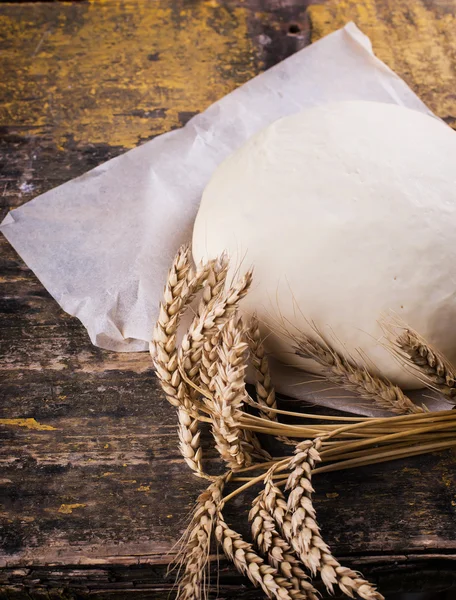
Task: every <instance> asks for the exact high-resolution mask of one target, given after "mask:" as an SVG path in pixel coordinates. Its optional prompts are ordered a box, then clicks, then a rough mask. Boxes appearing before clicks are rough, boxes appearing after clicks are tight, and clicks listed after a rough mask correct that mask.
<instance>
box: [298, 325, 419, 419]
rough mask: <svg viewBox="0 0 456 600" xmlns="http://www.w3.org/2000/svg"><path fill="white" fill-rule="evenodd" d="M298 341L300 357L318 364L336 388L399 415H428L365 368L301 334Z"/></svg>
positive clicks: (402, 393) (396, 387)
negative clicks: (347, 391)
mask: <svg viewBox="0 0 456 600" xmlns="http://www.w3.org/2000/svg"><path fill="white" fill-rule="evenodd" d="M295 341H296V346H295V352H296V354H297V355H298V356H301V357H302V358H311V359H313V360H314V361H315V362H317V363H318V364H319V365H320V366H321V367H322V368H323V375H324V376H325V377H326V378H327V379H328V380H329V381H331V382H333V383H335V384H336V385H340V386H341V387H343V388H345V389H346V390H349V391H351V392H354V393H356V394H357V395H358V396H360V397H361V398H365V399H366V400H370V401H373V402H375V403H376V404H377V405H379V406H380V407H381V408H384V409H386V410H390V411H391V412H393V413H396V414H406V413H420V412H424V409H423V408H422V407H420V406H417V405H416V404H414V403H413V402H412V401H411V400H410V398H408V397H407V396H406V395H405V394H404V392H403V391H402V390H401V389H400V388H399V387H398V386H396V385H394V384H392V383H391V382H390V381H388V380H387V379H383V378H381V377H378V376H376V375H372V374H371V373H369V371H368V370H367V369H366V368H364V367H358V366H356V365H355V364H352V363H351V362H350V361H349V360H347V359H346V358H345V357H343V356H342V355H340V354H338V353H337V352H336V351H335V350H333V349H332V348H330V347H329V346H328V345H327V344H326V343H320V342H319V341H317V340H315V339H312V338H310V337H308V336H307V335H305V334H299V336H298V337H297V338H296V340H295Z"/></svg>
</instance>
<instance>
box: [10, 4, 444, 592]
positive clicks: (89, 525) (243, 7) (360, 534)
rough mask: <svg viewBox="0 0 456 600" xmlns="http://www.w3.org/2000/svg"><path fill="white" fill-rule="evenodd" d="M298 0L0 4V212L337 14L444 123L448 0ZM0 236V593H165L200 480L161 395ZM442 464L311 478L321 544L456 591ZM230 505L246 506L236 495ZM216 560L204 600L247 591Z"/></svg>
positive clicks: (181, 115) (247, 72)
mask: <svg viewBox="0 0 456 600" xmlns="http://www.w3.org/2000/svg"><path fill="white" fill-rule="evenodd" d="M306 4H308V3H306V2H303V1H298V0H282V2H276V1H274V0H244V1H243V0H223V1H218V0H208V1H204V2H203V1H201V0H193V1H191V0H163V1H153V0H118V1H115V0H112V1H109V0H108V1H105V2H102V1H100V2H97V1H95V2H66V3H60V2H52V3H50V2H35V3H2V4H1V5H0V47H1V51H2V55H1V56H2V60H1V62H0V69H1V74H0V90H1V91H0V98H1V99H2V101H3V102H2V106H1V107H0V111H1V119H0V126H1V128H0V134H1V146H0V148H1V153H2V158H3V160H2V170H1V175H0V177H1V182H0V190H1V192H2V210H3V213H2V216H4V214H6V212H7V211H8V210H9V209H10V208H14V207H16V206H19V205H20V204H22V203H24V202H26V201H27V200H29V199H30V198H32V197H33V196H35V195H37V194H38V193H40V192H44V191H46V190H48V189H50V188H51V187H53V186H56V185H58V184H60V183H63V182H64V181H67V180H69V179H71V178H72V177H75V176H77V175H79V174H81V173H84V172H85V171H87V170H88V169H90V168H91V167H94V166H96V165H98V164H99V163H101V162H103V161H105V160H107V159H108V158H111V157H113V156H116V155H118V154H120V153H121V152H123V151H125V150H126V149H128V148H132V147H134V146H136V145H137V144H139V143H141V142H142V141H144V140H147V139H150V138H152V137H153V136H155V135H157V134H160V133H162V132H164V131H168V130H169V129H172V128H176V127H179V126H181V125H182V124H184V123H185V122H186V121H187V120H188V119H189V118H190V117H191V116H192V115H194V114H195V113H197V112H198V111H201V110H202V109H204V108H205V107H206V106H208V105H209V104H210V103H211V102H213V101H214V100H216V99H217V98H220V97H221V96H223V95H224V94H226V93H227V92H229V91H230V90H232V89H234V88H235V87H236V86H238V85H240V84H242V83H243V82H245V81H247V80H248V79H250V78H251V77H252V76H254V75H255V74H257V73H259V72H260V71H262V70H264V69H265V68H267V67H269V66H271V65H272V64H274V63H276V62H277V61H279V60H281V59H283V58H285V57H286V56H287V55H289V54H291V53H293V52H294V51H295V50H297V49H298V48H301V47H303V46H305V45H306V44H308V43H310V42H311V41H313V40H316V39H318V38H319V37H321V36H323V35H325V34H326V33H329V32H330V31H332V30H334V29H336V28H338V27H339V26H341V25H343V24H344V23H345V22H346V21H348V20H350V19H352V20H354V21H355V22H356V23H357V24H358V25H359V26H360V27H361V29H362V30H364V31H365V33H367V34H368V35H369V36H370V37H371V39H372V41H373V45H374V49H375V51H376V52H377V54H378V56H379V57H380V58H382V59H383V60H384V61H385V62H386V63H387V64H388V65H389V66H391V67H392V68H393V69H395V70H396V71H397V72H398V73H399V75H401V76H402V77H403V78H404V79H405V80H406V81H407V82H408V83H409V84H410V85H411V87H412V88H413V89H414V90H415V91H416V92H417V93H418V94H419V95H420V96H421V97H422V98H423V100H424V101H425V102H427V103H428V105H429V106H430V107H431V108H432V109H433V110H434V111H435V112H436V113H437V114H438V115H439V116H440V117H442V118H443V119H445V120H446V121H447V122H448V123H449V124H450V125H452V126H453V127H455V126H456V99H455V95H454V93H455V92H454V90H455V89H456V72H455V64H456V16H455V15H456V0H441V1H437V0H436V1H435V2H433V1H432V0H421V1H418V0H397V1H395V2H392V1H391V2H388V0H377V1H375V0H344V1H343V2H342V1H341V2H327V3H324V4H321V5H318V4H312V5H311V6H308V7H307V6H306ZM0 244H1V255H0V260H1V280H0V285H1V300H0V328H1V329H0V337H1V353H2V361H1V367H0V368H1V374H2V382H1V391H0V394H1V414H0V418H1V420H0V429H1V436H2V442H3V443H2V445H1V449H0V453H1V464H2V467H1V472H0V485H1V501H2V507H1V509H0V510H1V521H2V533H1V548H0V565H1V569H0V585H1V586H2V587H1V590H2V591H1V592H0V597H1V598H8V599H12V598H29V599H30V598H33V599H35V598H47V599H49V598H86V597H96V598H124V597H126V596H127V595H130V594H131V595H132V596H133V597H135V598H166V597H167V596H168V593H169V590H170V589H171V588H172V578H169V577H168V578H165V577H164V572H165V567H166V565H167V564H168V563H169V562H170V560H171V558H172V556H173V554H172V547H173V544H174V543H175V541H176V540H177V539H178V537H179V535H180V533H181V531H182V529H183V527H184V525H185V519H184V516H185V515H186V514H187V513H188V511H189V509H190V508H191V506H192V504H193V502H194V500H195V498H196V495H197V491H198V489H201V484H200V483H199V481H198V480H196V479H195V478H194V477H192V475H191V474H190V472H189V471H188V469H187V468H186V466H185V465H184V464H183V461H182V460H181V458H180V456H179V453H178V451H177V436H176V425H175V424H176V420H175V415H174V410H173V409H172V408H171V407H170V406H169V405H168V404H167V403H166V401H165V400H164V399H163V397H162V395H161V393H160V390H159V388H158V385H157V383H156V380H155V378H154V375H153V373H152V371H151V368H150V363H149V358H148V356H147V355H146V354H115V353H111V352H106V351H103V350H100V349H98V348H95V347H94V346H92V345H91V343H90V342H89V339H88V336H87V334H86V332H85V330H84V328H83V327H82V326H81V325H80V323H79V322H78V321H77V320H76V319H74V318H71V317H69V316H67V315H66V314H64V313H63V312H62V310H60V309H59V307H58V306H57V304H56V302H55V301H54V300H53V299H52V298H51V297H50V296H49V294H48V293H47V292H46V291H45V290H44V288H43V286H42V285H41V284H40V283H39V281H38V280H37V279H36V278H35V276H34V275H33V274H32V273H31V272H30V271H29V270H28V269H27V268H26V266H25V265H24V263H23V262H22V261H21V260H20V259H19V258H18V256H17V255H16V254H15V252H14V251H13V250H12V249H11V248H10V247H9V245H8V244H7V243H6V241H5V240H4V239H2V240H1V241H0ZM209 460H216V458H215V456H214V455H210V458H209ZM455 467H456V456H455V454H454V453H453V454H452V453H449V452H448V453H442V454H436V455H434V456H426V457H421V458H416V459H409V460H403V461H400V462H396V463H394V464H389V465H387V464H385V465H380V466H376V467H370V468H367V469H358V470H354V471H351V472H344V473H339V474H329V475H328V476H320V477H319V479H318V480H316V481H315V484H316V488H317V500H316V504H317V511H318V512H319V514H320V522H321V524H322V526H323V531H324V534H325V535H326V537H327V539H328V541H329V542H330V543H331V545H332V547H333V550H334V552H335V554H336V555H337V556H338V557H340V558H341V560H343V561H345V562H346V563H347V564H349V565H354V566H356V567H358V568H360V569H362V570H363V572H364V573H365V574H366V575H368V576H369V577H371V579H372V580H373V581H376V582H378V583H379V585H380V588H381V589H382V591H383V592H384V593H387V592H389V591H398V590H407V589H410V590H424V589H429V590H430V589H433V590H445V589H449V588H451V589H453V590H456V519H455V515H456V482H455ZM230 510H231V516H232V519H234V522H235V523H236V524H238V523H240V522H241V521H242V520H243V519H245V516H246V515H245V513H246V509H245V507H244V505H243V504H242V503H240V502H234V504H233V506H232V507H231V509H230ZM221 570H222V578H221V585H220V590H219V597H230V596H238V597H239V596H245V597H247V596H249V597H252V598H253V597H259V596H260V595H259V594H258V592H256V591H253V592H252V590H251V588H250V587H249V586H248V585H246V586H245V587H239V582H240V581H241V580H240V578H239V577H238V576H237V575H236V574H235V573H234V571H233V569H232V568H231V567H230V566H228V565H226V564H225V563H222V569H221ZM242 581H243V583H245V581H244V580H242ZM455 595H456V592H455V591H453V592H448V595H447V596H446V598H454V597H455ZM439 597H440V596H439ZM441 597H443V596H441Z"/></svg>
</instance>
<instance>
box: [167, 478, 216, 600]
mask: <svg viewBox="0 0 456 600" xmlns="http://www.w3.org/2000/svg"><path fill="white" fill-rule="evenodd" d="M225 481H226V476H222V477H218V478H217V479H216V480H215V481H214V483H212V484H211V485H210V486H209V487H208V488H207V490H205V491H204V492H203V493H202V494H201V495H200V496H199V498H198V501H197V505H196V508H195V511H194V513H193V516H192V519H191V521H190V524H189V526H188V527H187V531H186V533H185V534H184V536H183V540H182V550H181V551H180V552H179V553H178V558H177V561H176V562H177V563H178V564H180V565H183V566H184V568H185V570H184V572H183V574H180V577H179V581H178V590H177V596H176V599H177V600H202V599H203V598H206V597H207V585H208V574H207V571H208V564H209V554H210V549H211V538H212V533H213V530H214V526H215V519H216V514H217V507H218V505H219V504H220V502H221V501H222V491H223V487H224V485H225Z"/></svg>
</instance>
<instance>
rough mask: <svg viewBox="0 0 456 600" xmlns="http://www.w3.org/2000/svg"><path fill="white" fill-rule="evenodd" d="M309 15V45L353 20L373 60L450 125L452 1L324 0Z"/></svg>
mask: <svg viewBox="0 0 456 600" xmlns="http://www.w3.org/2000/svg"><path fill="white" fill-rule="evenodd" d="M309 16H310V20H311V23H312V41H315V40H317V39H319V38H321V37H323V36H324V35H327V34H328V33H331V32H332V31H335V30H336V29H338V28H339V27H342V26H343V25H345V23H347V22H348V21H354V22H355V23H356V24H357V25H358V27H359V28H360V29H361V30H362V31H363V32H364V33H365V34H366V35H368V36H369V37H370V39H371V41H372V45H373V48H374V51H375V53H376V54H377V56H378V57H379V58H380V59H381V60H383V61H384V62H385V63H386V64H387V65H388V66H389V67H391V68H392V69H393V70H394V71H396V73H398V75H400V76H401V77H402V78H403V79H405V81H406V82H407V83H408V84H409V85H410V87H411V88H412V89H413V90H414V92H415V93H417V94H418V95H419V96H420V97H421V99H422V100H423V101H424V102H425V103H426V104H427V105H428V106H429V107H430V108H431V109H432V110H433V111H434V112H435V113H436V114H437V115H438V116H439V117H442V118H446V120H447V122H449V124H450V125H452V126H453V127H456V111H455V96H454V90H455V89H456V0H447V1H446V2H434V3H431V2H426V1H425V0H394V1H393V0H329V1H328V2H327V3H325V4H318V5H314V6H310V7H309Z"/></svg>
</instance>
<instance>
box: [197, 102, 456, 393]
mask: <svg viewBox="0 0 456 600" xmlns="http://www.w3.org/2000/svg"><path fill="white" fill-rule="evenodd" d="M224 251H227V252H228V253H229V254H230V256H231V260H232V265H233V266H234V265H235V266H236V267H239V265H241V267H240V268H241V271H243V270H246V269H247V268H248V267H250V266H253V267H254V285H253V288H252V291H251V292H250V293H249V294H248V296H247V298H246V299H245V301H244V303H243V309H244V310H245V311H246V312H247V313H251V312H253V311H255V312H256V313H257V314H258V316H259V317H260V319H261V321H262V322H263V324H264V327H265V329H270V330H271V331H272V334H271V335H270V336H269V337H268V345H269V348H270V349H271V350H272V351H274V352H275V353H277V354H278V355H280V356H281V358H282V360H284V361H285V362H293V361H294V358H292V356H291V354H290V353H289V350H290V347H289V345H288V344H287V343H286V342H284V340H283V339H282V337H281V336H280V335H278V334H277V319H278V318H279V314H280V317H281V318H283V319H285V321H286V322H288V323H289V324H290V328H292V327H293V326H294V327H297V328H298V329H300V330H304V331H306V332H307V333H312V327H311V323H314V324H315V325H316V326H317V327H318V328H319V329H321V331H322V332H323V333H324V335H325V337H326V338H327V339H328V340H330V341H331V343H332V344H333V345H334V346H335V347H336V348H338V349H343V348H345V350H346V351H348V352H350V353H351V354H352V355H353V356H359V354H357V353H358V350H359V351H361V353H362V354H363V355H365V356H366V357H367V359H368V361H372V363H373V364H374V365H375V366H376V368H377V369H378V370H379V371H380V372H381V373H382V374H384V375H385V376H387V377H389V378H390V379H392V380H393V381H395V382H397V383H399V384H401V385H403V386H404V387H417V380H416V379H415V378H414V377H413V376H412V375H411V374H410V373H409V372H407V371H404V369H403V368H402V367H401V366H400V365H399V364H398V362H397V360H396V359H395V358H393V357H392V356H391V354H390V352H388V351H387V350H386V349H385V347H384V340H383V332H382V329H381V327H380V325H379V320H380V319H382V318H383V317H385V316H386V317H387V318H390V317H394V318H395V319H400V320H402V321H403V322H404V323H407V324H408V325H409V326H411V327H413V328H414V329H416V330H417V331H418V332H419V333H420V334H422V335H423V336H424V337H425V338H426V339H427V340H428V341H429V342H430V343H431V344H433V345H434V346H435V347H437V348H438V349H439V350H441V351H442V352H444V353H445V354H446V355H447V356H448V358H450V359H451V360H453V361H454V360H455V359H456V327H455V325H456V134H455V132H453V131H452V130H451V129H450V128H449V127H448V126H447V125H445V124H444V123H443V122H441V121H439V120H437V119H435V118H433V117H429V116H426V115H423V114H421V113H418V112H416V111H413V110H410V109H407V108H403V107H401V106H397V105H391V104H380V103H374V102H341V103H337V104H331V105H327V106H323V107H318V108H314V109H309V110H306V111H304V112H301V113H299V114H296V115H293V116H290V117H286V118H283V119H281V120H279V121H276V122H275V123H273V124H272V125H270V126H269V127H267V128H266V129H264V130H263V131H261V132H260V133H259V134H257V135H255V136H254V137H252V138H251V139H250V140H249V141H248V142H247V143H246V144H244V146H242V148H241V149H240V150H238V151H237V152H235V153H234V154H233V155H231V156H230V157H229V158H228V159H227V160H225V161H224V162H223V163H222V165H221V166H219V167H218V168H217V170H216V171H215V173H214V175H213V177H212V179H211V181H210V182H209V184H208V186H207V187H206V190H205V192H204V194H203V198H202V202H201V206H200V209H199V212H198V216H197V219H196V222H195V226H194V232H193V254H194V258H195V260H196V261H200V260H202V259H203V260H205V259H208V258H213V257H216V256H217V255H219V254H221V253H222V252H224ZM303 366H304V367H305V368H309V364H308V363H305V364H304V365H303ZM369 367H371V368H372V364H370V363H369Z"/></svg>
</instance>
